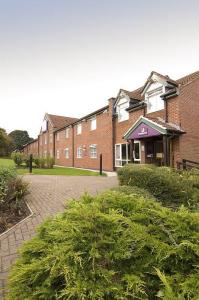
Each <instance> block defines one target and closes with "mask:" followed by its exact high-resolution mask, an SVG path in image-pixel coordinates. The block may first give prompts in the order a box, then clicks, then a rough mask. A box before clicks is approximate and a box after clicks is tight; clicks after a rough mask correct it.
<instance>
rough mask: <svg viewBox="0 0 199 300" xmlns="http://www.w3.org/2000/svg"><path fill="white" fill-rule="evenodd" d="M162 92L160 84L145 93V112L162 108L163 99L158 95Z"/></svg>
mask: <svg viewBox="0 0 199 300" xmlns="http://www.w3.org/2000/svg"><path fill="white" fill-rule="evenodd" d="M163 92H164V91H163V86H161V87H159V88H157V89H155V90H152V91H149V92H147V93H146V102H147V113H152V112H155V111H158V110H162V109H164V100H163V99H162V98H161V97H160V96H161V95H162V94H163Z"/></svg>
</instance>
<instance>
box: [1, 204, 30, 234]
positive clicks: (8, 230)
mask: <svg viewBox="0 0 199 300" xmlns="http://www.w3.org/2000/svg"><path fill="white" fill-rule="evenodd" d="M25 203H26V205H27V207H28V209H29V211H30V215H28V216H27V217H25V218H24V219H22V220H21V221H19V222H18V223H16V224H15V225H13V226H12V227H10V228H9V229H7V230H6V231H4V232H3V233H1V234H0V238H1V237H2V236H3V235H4V234H6V233H8V232H10V231H11V230H12V229H14V228H15V227H17V226H18V225H19V224H21V223H23V222H24V221H26V220H27V219H29V218H30V217H32V216H33V215H34V212H33V211H32V208H31V207H30V205H29V204H28V203H27V202H26V201H25Z"/></svg>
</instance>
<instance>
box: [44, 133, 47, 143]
mask: <svg viewBox="0 0 199 300" xmlns="http://www.w3.org/2000/svg"><path fill="white" fill-rule="evenodd" d="M44 144H45V145H47V136H46V135H45V136H44Z"/></svg>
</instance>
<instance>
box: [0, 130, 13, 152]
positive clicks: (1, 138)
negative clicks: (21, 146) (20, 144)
mask: <svg viewBox="0 0 199 300" xmlns="http://www.w3.org/2000/svg"><path fill="white" fill-rule="evenodd" d="M11 148H12V140H11V138H10V137H9V136H8V135H7V133H6V131H5V129H3V128H0V156H8V155H9V154H10V152H11Z"/></svg>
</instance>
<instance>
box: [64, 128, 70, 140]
mask: <svg viewBox="0 0 199 300" xmlns="http://www.w3.org/2000/svg"><path fill="white" fill-rule="evenodd" d="M69 131H70V129H69V128H66V131H65V138H66V139H68V138H69Z"/></svg>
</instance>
